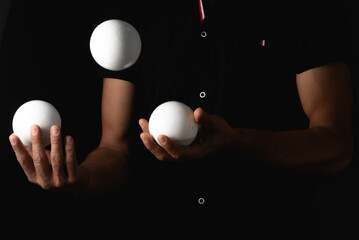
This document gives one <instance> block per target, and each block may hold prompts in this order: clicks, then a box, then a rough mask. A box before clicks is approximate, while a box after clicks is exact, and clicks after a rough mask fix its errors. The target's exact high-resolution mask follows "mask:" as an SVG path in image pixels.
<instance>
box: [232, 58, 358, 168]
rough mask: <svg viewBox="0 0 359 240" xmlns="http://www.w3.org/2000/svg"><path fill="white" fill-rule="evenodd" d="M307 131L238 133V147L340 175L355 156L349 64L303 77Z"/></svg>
mask: <svg viewBox="0 0 359 240" xmlns="http://www.w3.org/2000/svg"><path fill="white" fill-rule="evenodd" d="M297 87H298V91H299V95H300V99H301V102H302V106H303V109H304V111H305V113H306V115H307V116H308V118H309V119H310V125H309V128H308V129H306V130H297V131H286V132H265V131H254V130H246V129H237V130H236V139H237V141H236V143H237V147H238V148H239V149H241V150H244V151H246V152H248V153H249V154H250V155H251V156H252V157H253V158H254V159H257V160H259V161H267V163H269V164H274V165H278V166H283V167H290V168H295V169H298V170H301V171H306V172H319V173H336V172H340V171H342V170H343V169H344V168H345V167H346V166H347V165H348V164H349V162H350V161H351V157H352V148H353V143H352V127H351V124H352V123H351V120H352V116H351V112H352V90H351V81H350V76H349V70H348V68H347V66H346V65H345V64H343V63H335V64H331V65H326V66H322V67H318V68H314V69H311V70H308V71H306V72H303V73H301V74H299V75H297Z"/></svg>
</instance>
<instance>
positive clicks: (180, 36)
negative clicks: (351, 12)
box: [101, 0, 348, 222]
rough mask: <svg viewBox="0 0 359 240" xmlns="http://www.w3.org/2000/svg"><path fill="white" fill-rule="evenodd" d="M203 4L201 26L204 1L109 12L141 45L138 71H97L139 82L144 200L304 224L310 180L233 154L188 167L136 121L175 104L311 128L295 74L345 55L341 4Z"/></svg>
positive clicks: (260, 124) (140, 191) (232, 119)
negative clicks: (161, 153)
mask: <svg viewBox="0 0 359 240" xmlns="http://www.w3.org/2000/svg"><path fill="white" fill-rule="evenodd" d="M129 2H130V1H129ZM319 2H320V1H319ZM203 3H204V9H205V15H206V17H205V19H204V21H203V22H202V23H201V21H200V12H199V6H198V1H180V0H178V1H143V2H139V1H132V3H122V6H120V7H118V8H112V9H113V10H114V12H115V13H114V14H113V15H110V17H111V18H119V19H122V20H125V21H128V22H129V23H131V24H132V25H134V26H135V28H137V30H138V31H139V33H140V36H141V39H142V44H143V45H142V52H141V55H140V58H139V60H138V61H137V63H136V64H135V65H134V66H133V67H131V68H129V69H127V70H123V71H119V72H111V71H107V70H104V69H102V70H101V76H102V77H112V78H119V79H123V80H126V81H131V82H133V83H134V84H135V86H136V96H135V102H136V103H135V107H134V111H135V113H134V121H133V122H134V128H133V145H132V146H133V155H132V160H131V161H132V162H133V166H134V168H133V178H132V179H133V183H134V186H135V187H134V189H135V191H134V192H136V194H137V195H135V196H137V199H141V204H142V205H143V204H144V202H147V203H146V204H145V205H147V206H154V205H155V206H157V207H159V208H162V207H163V208H166V207H169V209H174V208H177V209H191V212H192V213H193V214H194V215H196V213H199V212H200V213H201V214H198V215H196V217H199V218H200V216H203V214H205V215H206V216H207V217H208V216H213V214H214V213H218V214H220V215H221V214H226V215H228V216H232V215H233V216H235V217H236V219H238V218H242V217H243V216H261V217H260V218H261V219H263V216H266V217H267V219H272V220H273V219H277V220H278V221H280V222H291V221H295V222H297V221H299V222H305V221H307V220H309V219H311V218H312V216H313V215H315V210H313V207H314V206H315V178H314V177H313V176H310V175H307V174H301V173H295V172H292V171H290V170H288V169H279V168H274V167H271V166H265V165H261V164H259V163H255V162H252V161H249V160H247V159H246V158H245V157H241V158H238V157H235V156H236V155H235V154H232V153H230V152H221V153H217V154H214V155H212V156H209V157H208V158H206V159H201V160H199V161H194V162H191V163H180V164H178V163H175V164H174V163H163V162H159V161H158V160H156V159H154V157H153V156H152V155H151V154H150V153H149V152H148V151H147V150H146V149H145V147H144V146H143V144H142V142H141V140H140V138H139V133H140V128H139V127H138V126H137V125H136V123H137V120H138V119H139V118H142V117H144V118H147V119H148V118H149V116H150V114H151V112H152V111H153V110H154V109H155V107H156V106H158V105H159V104H161V103H163V102H165V101H168V100H177V101H181V102H183V103H185V104H187V105H189V106H190V107H191V108H192V109H195V108H197V107H202V108H204V109H205V110H206V111H207V112H209V113H210V114H218V115H220V116H221V117H223V118H224V119H225V120H226V121H228V123H229V124H230V125H231V126H233V127H239V128H248V129H259V130H270V131H284V130H298V129H306V128H307V127H308V123H309V121H308V118H307V117H306V116H305V114H304V112H303V109H302V106H301V102H300V99H299V96H298V91H297V87H296V74H299V73H301V72H303V71H306V70H308V69H311V68H314V67H318V66H321V65H324V64H328V63H331V62H335V61H343V60H347V49H346V47H347V45H348V44H347V42H346V41H347V39H346V34H347V33H346V29H345V26H346V25H345V18H341V17H340V16H341V14H343V12H342V9H341V8H340V7H339V6H338V5H339V4H335V5H334V4H332V3H330V2H327V1H326V2H325V4H324V5H323V4H320V3H318V2H315V3H313V2H311V1H308V2H306V1H304V2H303V1H279V2H278V1H275V2H273V1H229V0H221V1H217V2H216V3H215V4H214V5H213V6H212V5H210V4H208V2H207V1H203ZM123 9H126V11H125V10H123ZM333 13H335V14H333ZM138 196H140V197H138ZM151 199H152V200H151ZM164 206H165V207H164ZM221 216H222V215H221ZM217 220H218V219H217ZM277 220H275V221H277Z"/></svg>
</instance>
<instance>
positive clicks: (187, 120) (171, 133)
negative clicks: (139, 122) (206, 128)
mask: <svg viewBox="0 0 359 240" xmlns="http://www.w3.org/2000/svg"><path fill="white" fill-rule="evenodd" d="M149 131H150V134H151V135H152V137H153V138H154V139H155V140H156V142H157V143H158V144H160V143H159V142H158V139H157V138H158V136H159V135H161V134H163V135H166V136H167V137H169V138H170V139H171V140H172V141H174V142H175V143H177V144H180V145H183V146H188V145H190V144H191V143H192V142H193V140H194V139H195V138H196V136H197V132H198V125H197V123H196V122H195V120H194V116H193V111H192V109H191V108H189V107H188V106H187V105H185V104H183V103H180V102H176V101H169V102H165V103H162V104H161V105H159V106H158V107H157V108H156V109H155V110H154V111H153V112H152V114H151V116H150V119H149Z"/></svg>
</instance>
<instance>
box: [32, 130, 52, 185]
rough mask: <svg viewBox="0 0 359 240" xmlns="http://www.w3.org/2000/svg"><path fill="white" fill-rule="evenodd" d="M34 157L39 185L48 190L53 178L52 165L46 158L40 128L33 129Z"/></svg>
mask: <svg viewBox="0 0 359 240" xmlns="http://www.w3.org/2000/svg"><path fill="white" fill-rule="evenodd" d="M31 141H32V156H33V162H34V167H35V170H36V175H37V176H38V183H39V185H40V186H41V187H43V188H47V187H48V181H49V179H50V176H51V174H50V173H51V171H50V165H49V162H48V159H47V157H46V152H45V147H44V144H43V139H42V133H41V129H40V127H39V126H37V125H34V126H32V127H31Z"/></svg>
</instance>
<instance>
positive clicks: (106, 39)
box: [90, 19, 141, 71]
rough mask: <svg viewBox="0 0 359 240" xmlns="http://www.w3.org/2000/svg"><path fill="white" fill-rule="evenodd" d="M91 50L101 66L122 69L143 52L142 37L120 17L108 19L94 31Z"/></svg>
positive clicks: (133, 61)
mask: <svg viewBox="0 0 359 240" xmlns="http://www.w3.org/2000/svg"><path fill="white" fill-rule="evenodd" d="M90 51H91V54H92V57H93V58H94V59H95V61H96V62H97V63H98V64H99V65H100V66H101V67H103V68H106V69H108V70H112V71H120V70H123V69H126V68H129V67H131V66H132V65H133V64H135V62H136V61H137V59H138V57H139V56H140V52H141V38H140V35H139V34H138V32H137V30H136V29H135V28H134V27H133V26H132V25H131V24H129V23H127V22H124V21H121V20H118V19H111V20H107V21H105V22H103V23H101V24H100V25H98V26H97V27H96V28H95V30H94V31H93V33H92V35H91V38H90Z"/></svg>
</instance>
